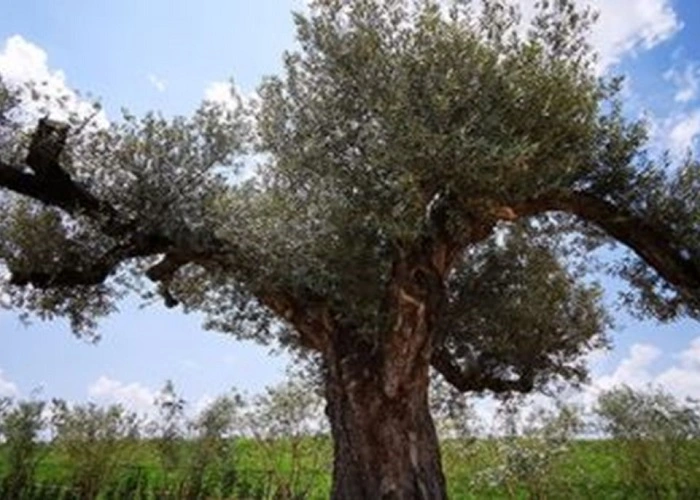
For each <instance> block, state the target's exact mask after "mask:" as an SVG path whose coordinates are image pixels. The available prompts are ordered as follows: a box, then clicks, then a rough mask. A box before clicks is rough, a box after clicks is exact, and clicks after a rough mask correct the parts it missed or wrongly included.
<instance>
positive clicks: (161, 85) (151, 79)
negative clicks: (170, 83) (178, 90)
mask: <svg viewBox="0 0 700 500" xmlns="http://www.w3.org/2000/svg"><path fill="white" fill-rule="evenodd" d="M147 78H148V83H150V84H151V85H153V87H155V89H156V90H157V91H158V92H165V89H166V87H167V82H166V81H165V80H163V79H162V78H158V77H157V76H156V75H154V74H153V73H150V74H149V75H148V76H147Z"/></svg>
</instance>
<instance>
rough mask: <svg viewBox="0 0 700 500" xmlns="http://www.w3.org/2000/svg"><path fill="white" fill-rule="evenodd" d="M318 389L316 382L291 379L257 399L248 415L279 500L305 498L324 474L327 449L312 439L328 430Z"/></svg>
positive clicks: (268, 388)
mask: <svg viewBox="0 0 700 500" xmlns="http://www.w3.org/2000/svg"><path fill="white" fill-rule="evenodd" d="M318 389H319V388H318V385H317V384H316V383H315V380H314V379H313V378H305V379H303V378H299V377H298V376H296V377H295V376H292V377H291V378H289V379H288V380H287V381H285V382H283V383H281V384H279V385H277V386H274V387H267V388H266V389H265V392H264V393H263V394H261V395H259V396H257V397H255V398H254V400H253V402H252V405H251V407H250V409H249V411H248V413H247V415H246V421H247V422H248V425H247V429H248V430H249V432H250V433H251V434H252V435H253V436H254V437H255V438H256V444H257V445H258V446H261V447H262V451H263V453H264V454H265V462H266V464H267V467H268V469H269V474H270V475H271V479H272V487H273V490H274V494H275V495H276V496H277V497H279V498H284V499H289V498H303V497H305V496H306V495H307V494H308V492H309V489H310V488H311V487H312V486H313V484H314V482H315V481H316V480H317V479H318V475H319V473H320V472H321V471H320V470H319V468H320V466H321V464H322V463H323V462H322V461H323V459H324V458H325V453H324V452H325V451H326V450H325V446H323V444H319V443H318V442H315V441H314V440H311V439H309V438H311V437H312V436H314V435H318V434H321V433H323V431H324V430H325V429H326V425H325V423H326V421H325V418H324V415H323V400H322V398H321V397H319V394H318Z"/></svg>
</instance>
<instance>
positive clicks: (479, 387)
mask: <svg viewBox="0 0 700 500" xmlns="http://www.w3.org/2000/svg"><path fill="white" fill-rule="evenodd" d="M294 20H295V23H296V27H297V40H298V47H297V49H295V50H294V51H291V52H288V53H286V54H285V55H284V70H283V72H282V74H281V75H280V76H271V77H267V78H265V79H264V80H263V82H262V83H261V85H260V87H259V89H258V96H257V98H256V99H253V100H252V101H251V102H250V103H247V102H243V100H241V99H239V104H238V105H237V106H231V107H223V106H218V105H215V104H213V103H204V104H203V105H202V106H201V107H200V108H199V109H198V110H197V111H196V112H195V113H194V114H193V115H192V116H191V117H189V118H183V117H178V118H174V119H166V118H164V117H162V116H160V115H158V114H148V115H146V116H145V117H143V118H140V119H138V118H136V117H133V116H126V117H125V119H124V120H122V121H120V122H118V123H113V124H111V125H110V126H109V127H101V128H100V127H90V126H87V127H83V126H79V123H80V122H79V121H78V120H74V121H75V122H76V123H73V121H71V120H69V121H68V123H67V124H57V123H55V122H52V121H50V120H43V121H41V122H40V123H39V127H38V128H37V129H36V130H35V131H34V133H33V134H27V132H26V129H24V128H21V127H19V128H18V127H14V128H13V127H12V106H13V105H15V102H16V99H14V98H12V94H11V93H6V94H2V93H0V96H2V95H6V97H3V98H2V99H3V102H2V105H0V109H2V110H3V111H2V117H3V123H7V125H6V127H10V130H11V132H9V133H3V134H0V137H2V138H3V141H4V142H3V144H0V149H1V150H2V151H3V154H4V156H3V159H2V163H0V186H2V187H3V188H4V191H5V194H4V195H3V198H2V211H3V213H4V217H3V219H2V220H1V221H0V260H1V261H2V262H4V264H5V266H6V267H7V270H8V271H9V279H7V280H6V282H5V283H4V285H3V290H2V291H3V292H4V293H5V294H6V295H7V296H8V298H9V299H10V304H11V305H12V306H14V307H16V308H17V309H18V310H20V311H23V312H25V313H34V314H37V315H39V316H40V317H44V318H53V317H56V316H65V317H67V318H68V319H69V320H70V322H71V324H72V326H73V329H74V330H75V331H76V332H78V333H82V334H85V333H88V334H89V333H90V332H94V330H95V318H97V317H99V316H103V315H105V314H108V313H110V312H113V311H114V310H116V303H117V301H118V299H120V298H121V297H123V296H124V295H125V294H126V293H129V292H133V291H137V292H139V293H141V294H143V295H144V296H145V297H152V296H154V295H155V294H160V295H161V296H162V297H163V298H164V300H165V304H166V305H168V306H171V307H176V306H181V307H182V308H183V309H184V310H185V311H198V312H200V313H201V314H202V315H203V316H204V317H205V318H206V319H205V324H206V326H207V327H208V328H211V329H214V330H219V331H223V332H229V333H232V334H235V335H236V336H237V337H239V338H252V339H255V340H258V341H260V342H272V341H279V342H282V343H284V344H286V345H288V346H291V347H293V348H296V349H299V350H301V351H304V352H307V353H310V354H312V355H313V356H316V357H318V359H320V360H321V362H322V368H323V378H324V385H325V396H326V399H327V409H326V413H327V415H328V417H329V421H330V427H331V433H332V437H333V439H334V451H335V459H334V476H333V480H334V483H333V490H332V494H333V497H334V498H353V499H355V498H385V497H386V498H444V497H445V484H444V476H443V473H442V470H441V463H440V453H439V449H438V443H437V436H436V432H435V427H434V425H433V422H432V420H431V416H430V411H429V403H428V387H429V379H430V377H429V371H430V368H431V367H432V368H434V369H435V370H436V371H437V372H439V373H440V374H441V375H442V376H443V377H444V378H445V379H446V380H447V381H448V382H449V383H450V384H452V385H453V386H454V387H455V388H456V389H458V390H460V391H464V392H484V391H492V392H494V393H508V392H513V391H515V392H531V391H534V390H537V389H539V388H542V387H543V386H544V385H546V384H548V383H550V382H552V381H561V380H570V381H574V382H577V381H580V380H583V379H585V376H586V370H585V366H584V363H583V361H582V358H581V355H582V354H584V353H586V352H587V351H588V350H590V349H591V348H593V347H596V346H598V345H601V344H602V343H604V342H605V331H606V325H607V323H608V319H607V315H606V313H605V310H604V308H603V306H602V304H601V300H600V290H599V288H598V287H597V286H596V285H594V284H592V282H591V280H590V279H588V278H587V277H586V275H585V273H582V269H580V268H579V266H577V265H575V264H576V263H577V262H579V263H580V262H583V263H586V262H588V260H589V259H587V258H583V259H581V258H579V259H577V256H578V257H586V256H587V255H588V254H589V252H590V251H591V250H593V249H595V248H596V247H597V246H600V245H603V244H614V245H617V246H618V247H620V250H619V251H618V252H608V253H605V254H604V255H605V256H606V257H609V258H610V259H611V260H610V262H609V263H608V262H606V264H607V265H606V266H604V269H606V270H608V271H609V272H611V273H613V274H614V275H616V276H619V277H621V278H623V279H625V280H627V282H628V283H629V285H630V286H629V287H628V289H627V291H628V293H627V294H626V296H625V299H626V300H625V302H626V303H627V304H628V305H629V306H630V307H631V308H632V309H633V310H634V311H636V312H638V313H640V314H642V315H646V316H651V317H656V318H658V319H661V320H670V319H673V318H676V317H679V316H691V317H697V316H698V313H699V312H700V291H699V290H700V203H698V202H697V198H696V194H697V192H698V190H699V189H700V168H699V167H698V163H697V162H696V161H695V160H694V159H693V158H691V157H688V158H686V159H685V160H684V161H682V162H679V163H673V162H672V161H671V159H670V158H669V157H668V156H663V155H662V156H661V157H660V158H658V159H656V158H654V156H653V155H652V154H650V153H649V151H648V147H647V133H646V127H645V124H644V123H641V122H636V121H628V120H627V119H626V118H625V115H624V112H623V109H622V104H621V98H620V97H619V89H620V86H621V82H620V80H619V79H617V78H611V79H601V78H599V75H598V73H597V67H596V63H595V54H594V53H593V51H592V50H591V47H590V45H589V43H588V35H589V31H590V26H591V24H592V23H593V22H594V20H595V15H594V14H593V13H591V12H590V11H588V10H585V9H579V8H578V7H576V5H575V3H574V1H573V0H554V1H542V2H539V3H538V5H537V9H536V13H535V16H534V17H533V18H532V19H531V20H530V21H529V22H527V23H525V22H524V21H522V19H521V17H520V15H519V13H518V11H517V9H515V8H513V7H512V6H510V5H509V4H508V3H507V2H506V1H505V0H488V1H487V0H482V1H473V2H469V1H466V0H454V1H451V2H447V1H445V2H438V1H436V0H415V1H412V0H352V1H350V0H316V1H313V2H311V5H310V7H309V11H308V13H306V14H297V15H295V17H294ZM234 97H235V96H234ZM8 117H9V118H8ZM3 126H5V125H3ZM23 150H24V152H25V153H26V154H22V155H20V152H21V151H23ZM252 162H254V163H255V164H256V165H257V175H255V176H254V177H253V178H252V179H248V180H247V181H245V182H243V181H241V182H236V181H235V173H236V172H237V171H238V170H239V169H240V167H241V165H242V164H249V163H252ZM583 270H584V271H585V269H583Z"/></svg>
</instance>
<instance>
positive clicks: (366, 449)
mask: <svg viewBox="0 0 700 500" xmlns="http://www.w3.org/2000/svg"><path fill="white" fill-rule="evenodd" d="M341 342H342V341H341ZM335 347H340V346H338V344H337V343H336V346H335ZM345 347H346V348H347V347H348V346H347V345H346V346H345ZM340 351H344V352H338V350H336V349H334V353H333V355H331V356H328V355H327V356H326V357H327V358H329V357H330V358H331V359H326V367H327V370H328V371H327V374H326V376H327V381H326V382H327V386H326V392H327V395H326V397H327V400H328V407H327V413H328V417H329V419H330V424H331V432H332V436H333V441H334V464H333V490H332V498H333V499H335V500H341V499H342V500H361V499H406V500H408V499H431V500H432V499H444V498H446V492H445V479H444V476H443V474H442V465H441V461H440V450H439V447H438V440H437V434H436V432H435V426H434V425H433V421H432V418H431V415H430V411H429V407H428V382H429V379H428V363H427V361H419V362H417V363H412V364H414V366H411V367H410V369H409V370H406V371H405V374H404V376H403V377H401V378H399V379H396V380H394V381H393V385H392V386H391V388H389V390H387V381H386V378H385V377H383V376H382V374H383V373H386V368H387V366H386V362H385V361H382V360H383V359H384V358H385V355H379V354H373V353H372V352H371V351H370V350H369V348H367V346H364V348H363V346H362V345H361V344H360V345H355V346H353V347H352V348H351V349H349V350H348V349H342V348H341V349H340ZM348 351H350V352H348ZM395 354H396V355H399V356H400V355H401V353H399V352H397V353H395ZM419 359H421V360H422V357H419Z"/></svg>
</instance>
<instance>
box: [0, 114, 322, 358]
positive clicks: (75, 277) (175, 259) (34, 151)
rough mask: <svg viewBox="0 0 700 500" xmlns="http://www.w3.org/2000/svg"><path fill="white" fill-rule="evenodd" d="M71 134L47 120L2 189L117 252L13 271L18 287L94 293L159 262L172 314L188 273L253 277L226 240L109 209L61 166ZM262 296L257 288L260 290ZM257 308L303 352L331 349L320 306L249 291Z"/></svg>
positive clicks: (2, 169) (246, 254)
mask: <svg viewBox="0 0 700 500" xmlns="http://www.w3.org/2000/svg"><path fill="white" fill-rule="evenodd" d="M67 134H68V127H67V126H66V125H63V124H60V123H57V122H54V121H51V120H48V119H43V120H40V121H39V125H38V127H37V130H36V131H35V133H34V135H33V136H32V141H31V145H30V147H29V153H28V155H27V158H26V160H25V164H26V166H28V167H29V169H31V171H32V172H33V173H29V172H27V171H26V170H27V169H26V168H25V167H24V166H17V165H10V164H7V163H3V162H1V161H0V188H5V189H8V190H10V191H13V192H15V193H17V194H20V195H23V196H27V197H29V198H32V199H34V200H36V201H38V202H40V203H43V204H44V205H47V206H52V207H56V208H59V209H61V210H63V211H64V212H66V213H68V214H70V215H74V216H75V215H82V216H84V217H88V218H89V219H91V220H92V221H94V222H95V223H96V224H97V227H98V228H99V229H100V231H101V232H102V233H104V234H105V235H107V236H110V237H112V238H114V239H115V240H116V241H117V242H116V244H115V246H114V247H113V248H112V249H111V250H109V251H108V252H106V253H105V254H104V255H103V256H98V257H95V258H94V260H90V258H89V256H88V258H85V256H76V258H74V259H73V258H70V257H67V258H65V259H64V261H63V262H61V263H59V266H58V267H57V268H54V269H51V270H50V271H46V270H38V271H37V270H31V269H29V270H23V269H10V271H11V273H12V276H11V278H10V281H11V283H12V284H14V285H18V286H24V285H32V286H35V287H37V288H49V287H71V286H94V285H99V284H100V283H103V282H104V281H105V280H106V279H107V278H108V277H109V276H110V275H111V274H113V273H114V272H115V271H116V268H117V267H118V266H119V265H120V264H121V263H122V262H124V261H125V260H128V259H132V258H138V257H147V256H154V255H162V256H163V257H162V259H161V260H160V261H159V262H158V263H156V264H155V265H154V266H152V267H151V268H150V269H149V270H148V271H147V272H146V275H147V276H148V278H149V279H151V280H152V281H154V282H156V283H158V284H159V287H160V292H161V294H162V295H163V297H164V299H165V303H166V305H167V306H169V307H173V306H175V305H177V304H178V302H177V300H176V298H175V297H173V296H172V295H171V293H170V292H169V290H168V286H169V283H170V282H171V281H172V279H173V278H174V276H175V274H176V273H177V272H178V271H179V270H180V269H181V268H182V267H184V266H185V265H187V264H190V263H193V262H194V263H197V264H199V265H201V266H203V267H208V268H212V269H216V270H217V271H228V272H231V273H233V274H234V275H236V276H247V275H250V276H255V275H256V274H257V272H258V271H259V268H260V265H261V259H260V258H258V257H257V256H256V255H255V254H254V253H252V252H251V250H250V249H249V248H242V247H241V246H239V245H237V244H235V243H232V242H229V241H224V240H221V239H220V238H218V237H216V236H215V235H213V234H212V232H211V231H197V232H194V231H192V230H190V229H189V228H187V227H186V226H184V225H183V227H181V228H179V230H175V231H172V230H168V231H167V232H163V231H162V230H160V229H159V228H148V229H143V228H142V227H140V224H139V221H138V220H128V219H127V218H125V217H122V216H121V214H119V212H118V211H117V210H116V209H115V208H114V207H113V206H112V205H110V204H109V203H106V202H104V201H102V200H100V199H98V198H97V197H95V196H94V195H93V194H92V193H90V192H89V191H88V190H87V189H86V188H85V187H83V186H81V185H80V184H78V183H77V182H75V181H74V180H73V179H72V178H71V176H70V174H68V173H67V172H66V171H65V169H63V168H62V167H61V165H60V163H59V157H60V155H61V154H62V152H63V149H64V147H65V143H66V138H67ZM164 217H167V214H165V215H164ZM258 288H259V287H258ZM252 292H253V294H254V295H256V296H257V297H258V299H259V300H260V302H261V303H262V304H264V305H265V306H267V307H269V308H270V309H271V310H272V311H273V312H274V313H275V314H277V315H279V316H280V317H282V318H285V319H287V320H288V321H289V322H290V323H292V324H293V325H294V326H295V328H296V329H297V330H298V331H299V333H300V335H301V337H302V338H301V341H302V344H304V345H306V346H307V347H311V348H315V349H318V350H322V349H324V348H325V343H326V342H327V336H328V332H329V330H330V328H331V326H330V319H329V318H330V315H329V312H328V310H327V308H326V307H325V306H324V304H323V303H322V302H321V301H318V300H316V301H314V304H310V303H309V300H306V299H305V298H304V297H302V298H298V297H296V296H295V295H294V294H292V293H290V292H288V291H284V290H277V289H275V290H262V289H257V290H252Z"/></svg>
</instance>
